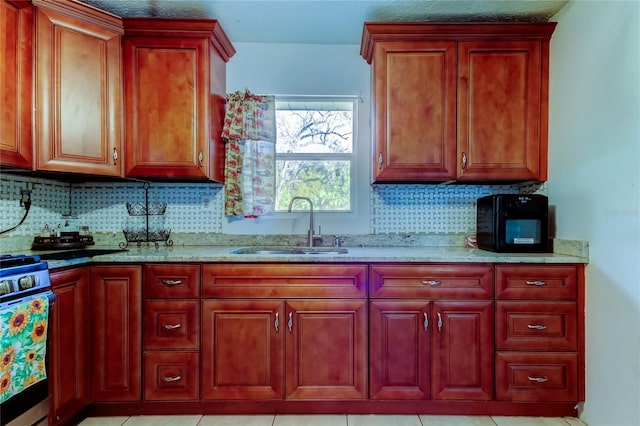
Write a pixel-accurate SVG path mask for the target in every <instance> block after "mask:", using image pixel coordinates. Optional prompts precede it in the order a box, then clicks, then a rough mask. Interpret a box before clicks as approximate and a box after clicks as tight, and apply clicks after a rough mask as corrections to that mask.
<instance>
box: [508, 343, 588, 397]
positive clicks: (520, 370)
mask: <svg viewBox="0 0 640 426" xmlns="http://www.w3.org/2000/svg"><path fill="white" fill-rule="evenodd" d="M496 399H497V400H498V401H526V402H537V401H554V402H561V401H576V402H577V401H578V354H577V353H576V352H570V353H562V352H538V353H535V352H497V353H496Z"/></svg>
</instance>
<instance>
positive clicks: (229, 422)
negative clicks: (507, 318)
mask: <svg viewBox="0 0 640 426" xmlns="http://www.w3.org/2000/svg"><path fill="white" fill-rule="evenodd" d="M80 426H586V424H585V423H583V422H581V421H580V420H578V419H576V418H573V417H507V416H431V415H419V416H416V415H355V414H348V415H345V414H331V415H297V414H278V415H272V414H269V415H248V416H245V415H213V416H210V415H207V416H195V415H194V416H131V417H90V418H88V419H85V420H84V421H82V422H81V423H80Z"/></svg>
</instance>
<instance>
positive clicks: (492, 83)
mask: <svg viewBox="0 0 640 426" xmlns="http://www.w3.org/2000/svg"><path fill="white" fill-rule="evenodd" d="M545 65H546V64H545ZM546 69H547V67H546V66H545V76H544V78H545V81H546V80H547V78H548V76H547V75H546ZM542 78H543V68H542V52H541V43H540V42H537V41H528V40H523V41H512V42H511V41H505V42H503V41H493V40H491V41H481V42H461V43H460V44H459V45H458V152H459V157H460V161H459V162H458V179H460V180H546V179H547V166H546V164H547V158H546V155H547V120H546V117H545V119H544V123H542V115H543V113H542V107H543V105H542V98H544V109H545V111H546V109H547V95H546V85H545V90H544V91H545V93H544V94H543V93H542Z"/></svg>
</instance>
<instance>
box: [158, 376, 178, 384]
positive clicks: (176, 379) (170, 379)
mask: <svg viewBox="0 0 640 426" xmlns="http://www.w3.org/2000/svg"><path fill="white" fill-rule="evenodd" d="M162 380H164V381H165V382H169V383H171V382H177V381H178V380H182V376H175V377H163V378H162Z"/></svg>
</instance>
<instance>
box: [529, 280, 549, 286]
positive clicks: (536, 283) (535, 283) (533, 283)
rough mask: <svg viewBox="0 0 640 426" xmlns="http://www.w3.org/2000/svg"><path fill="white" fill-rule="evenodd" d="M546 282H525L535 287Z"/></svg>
mask: <svg viewBox="0 0 640 426" xmlns="http://www.w3.org/2000/svg"><path fill="white" fill-rule="evenodd" d="M545 284H546V282H544V281H527V285H537V286H541V285H545Z"/></svg>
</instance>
